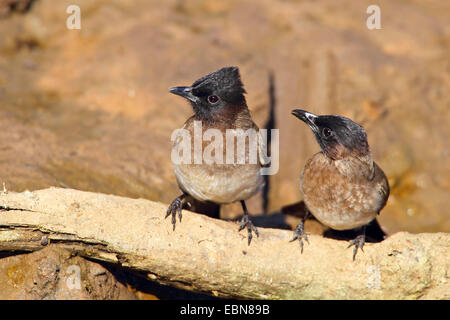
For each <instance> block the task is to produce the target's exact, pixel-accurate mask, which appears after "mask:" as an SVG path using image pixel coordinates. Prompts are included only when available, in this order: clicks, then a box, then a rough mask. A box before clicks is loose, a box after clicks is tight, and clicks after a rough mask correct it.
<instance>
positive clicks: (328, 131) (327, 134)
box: [322, 128, 333, 138]
mask: <svg viewBox="0 0 450 320" xmlns="http://www.w3.org/2000/svg"><path fill="white" fill-rule="evenodd" d="M332 134H333V132H332V131H331V130H330V129H328V128H323V130H322V135H323V136H324V137H325V138H329V137H330V136H331V135H332Z"/></svg>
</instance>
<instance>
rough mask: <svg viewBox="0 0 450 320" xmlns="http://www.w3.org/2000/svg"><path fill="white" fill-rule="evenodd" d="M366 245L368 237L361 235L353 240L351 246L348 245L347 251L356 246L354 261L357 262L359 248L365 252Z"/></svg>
mask: <svg viewBox="0 0 450 320" xmlns="http://www.w3.org/2000/svg"><path fill="white" fill-rule="evenodd" d="M364 243H366V236H365V235H364V234H360V235H359V236H357V237H356V238H355V239H353V240H352V241H351V242H350V244H349V245H348V247H347V249H348V248H350V247H351V246H355V248H354V249H353V261H355V257H356V253H357V252H358V248H360V249H361V251H362V252H364V250H363V247H364Z"/></svg>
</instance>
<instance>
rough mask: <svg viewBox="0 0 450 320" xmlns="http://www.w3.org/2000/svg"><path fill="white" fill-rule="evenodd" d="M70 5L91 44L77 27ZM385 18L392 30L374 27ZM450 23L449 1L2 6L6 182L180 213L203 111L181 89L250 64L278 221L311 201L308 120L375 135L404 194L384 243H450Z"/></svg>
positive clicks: (0, 106)
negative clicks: (328, 118)
mask: <svg viewBox="0 0 450 320" xmlns="http://www.w3.org/2000/svg"><path fill="white" fill-rule="evenodd" d="M71 4H76V5H78V6H79V7H80V8H81V29H80V30H69V29H67V27H66V19H67V18H68V17H69V14H68V13H66V8H67V7H68V6H69V5H71ZM371 4H377V5H379V6H380V8H381V26H382V29H381V30H369V29H368V28H367V27H366V20H367V18H368V17H369V14H367V13H366V9H367V7H368V6H369V5H371ZM448 21H450V3H449V2H448V1H443V0H440V1H438V0H429V1H425V0H422V1H419V0H411V1H387V0H386V1H375V2H374V1H365V0H364V1H351V0H343V1H339V2H336V1H333V0H323V1H301V0H278V1H273V0H248V1H237V0H227V1H206V0H192V1H182V0H167V1H164V2H161V1H155V0H148V1H123V0H122V1H120V0H108V1H106V0H96V1H93V0H68V1H66V0H58V1H52V0H35V1H30V0H0V127H1V128H2V131H1V135H0V183H1V182H4V183H5V185H6V188H7V189H8V190H14V191H23V190H26V189H28V190H36V189H41V188H45V187H48V186H58V187H61V186H62V187H68V188H75V189H80V190H87V191H95V192H102V193H108V194H116V195H121V196H127V197H133V198H138V197H142V198H146V199H150V200H156V201H160V202H164V203H169V202H170V201H171V200H173V198H174V197H176V196H177V195H178V194H179V191H178V188H177V185H176V181H175V177H174V174H173V170H172V165H171V161H170V150H171V145H172V143H171V141H170V136H171V133H172V131H173V130H174V129H176V128H179V127H181V126H182V124H183V122H184V120H185V119H186V118H187V117H188V116H190V115H191V114H192V110H191V107H190V106H189V105H188V104H187V103H186V102H185V101H184V100H183V99H181V98H179V97H175V96H173V95H170V94H169V93H168V88H170V87H172V86H175V85H189V84H191V83H192V82H193V81H194V80H195V79H197V78H198V77H200V76H202V75H204V74H206V73H209V72H211V71H214V70H216V69H219V68H220V67H222V66H226V65H236V66H239V67H240V70H241V75H242V78H243V81H244V84H245V87H246V89H247V92H248V95H247V102H248V105H249V107H250V109H251V111H252V114H253V117H254V120H255V122H256V123H257V124H258V125H259V126H260V127H264V126H265V124H266V123H267V122H268V121H269V120H270V106H271V105H272V106H274V110H273V111H274V117H273V119H272V120H275V128H279V129H280V170H279V172H278V174H276V175H274V176H270V177H269V179H270V189H269V191H268V195H267V200H268V212H269V213H268V214H271V213H272V214H274V215H276V214H278V215H280V214H279V212H280V210H281V208H283V207H286V206H290V205H292V204H295V203H298V202H299V201H300V200H301V196H300V191H299V188H298V178H299V175H300V172H301V170H302V168H303V166H304V164H305V162H306V160H307V159H308V158H309V157H311V156H312V155H313V154H314V153H315V152H317V151H319V147H318V145H317V144H316V142H315V140H314V138H313V136H312V134H311V132H310V130H309V129H308V128H307V127H306V126H305V125H303V124H302V123H300V122H299V121H298V119H296V118H294V117H293V116H291V115H290V111H291V110H292V109H293V108H296V107H301V108H304V109H307V110H310V111H312V112H315V113H318V114H341V115H344V116H347V117H350V118H352V119H354V120H355V121H357V122H359V123H360V124H362V125H363V126H364V127H365V129H366V131H367V132H368V136H369V144H370V145H371V149H372V153H373V156H374V158H375V160H376V162H377V163H378V164H379V165H380V166H381V167H382V168H383V170H384V171H385V173H386V175H387V176H388V178H389V182H390V185H391V196H390V198H389V201H388V204H387V206H386V208H385V209H384V210H383V211H382V213H381V215H380V217H379V223H380V225H381V226H382V228H383V230H384V231H385V232H386V233H388V234H392V233H395V232H397V231H400V230H402V231H409V232H413V233H418V232H438V231H443V232H450V212H449V210H448V205H449V202H448V196H449V190H450V161H449V155H450V147H449V142H448V141H449V138H450V113H449V110H450V95H449V88H450V50H449V49H450V24H449V23H448ZM270 74H272V76H273V81H272V85H273V95H271V94H270V80H269V79H270ZM272 100H274V103H271V101H272ZM261 203H262V199H261V196H257V197H255V198H254V199H252V201H251V202H250V203H249V210H250V212H251V213H252V214H254V215H258V214H262V204H261ZM222 214H223V216H224V217H228V218H235V217H236V216H237V215H240V214H241V211H240V206H239V204H236V205H230V206H226V207H224V208H223V211H222ZM287 220H289V219H287ZM255 221H256V224H258V223H257V220H255ZM287 223H288V224H290V223H291V224H295V221H294V222H292V221H291V222H290V223H289V221H288V222H287ZM307 228H308V226H307ZM114 294H116V295H118V294H119V293H114Z"/></svg>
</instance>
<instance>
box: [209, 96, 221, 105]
mask: <svg viewBox="0 0 450 320" xmlns="http://www.w3.org/2000/svg"><path fill="white" fill-rule="evenodd" d="M217 101H219V97H218V96H215V95H212V96H208V102H209V103H211V104H215V103H217Z"/></svg>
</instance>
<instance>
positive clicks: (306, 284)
mask: <svg viewBox="0 0 450 320" xmlns="http://www.w3.org/2000/svg"><path fill="white" fill-rule="evenodd" d="M0 208H1V211H0V250H1V251H4V250H7V251H11V250H26V251H33V250H39V249H41V248H43V247H44V246H45V245H47V244H48V243H49V242H52V243H58V244H59V245H60V246H63V247H65V248H68V249H70V250H73V251H75V252H77V253H78V254H79V255H81V256H85V257H89V258H91V259H95V260H101V261H107V262H111V263H117V264H121V265H123V266H125V267H129V268H132V269H134V270H139V271H142V272H145V273H146V274H147V276H148V278H149V279H152V280H154V281H157V282H160V283H164V284H170V285H173V286H176V287H181V288H187V289H190V290H195V291H200V292H207V293H211V294H214V295H218V296H225V297H238V298H263V299H264V298H269V299H316V298H360V299H366V298H371V299H380V298H390V299H411V298H447V299H448V298H450V282H449V275H450V272H449V256H450V254H449V253H450V247H449V243H450V241H449V240H450V236H449V234H445V233H436V234H417V235H413V234H408V233H398V234H395V235H393V236H391V237H389V238H388V239H386V240H385V241H383V242H382V243H377V244H370V243H368V244H366V246H365V247H364V253H362V252H361V253H359V254H358V256H357V258H356V261H355V262H353V261H352V259H351V256H352V251H351V249H348V250H346V247H347V245H348V242H346V241H337V240H332V239H326V238H323V237H320V236H315V235H311V236H310V237H309V238H310V239H309V240H310V241H309V242H310V244H309V245H308V244H305V249H304V252H303V254H301V253H300V250H299V245H298V243H296V242H292V243H290V242H289V240H290V238H291V237H292V233H291V232H289V231H285V230H277V229H264V228H259V231H260V236H259V238H255V239H254V240H253V241H252V243H251V245H250V246H247V235H246V233H245V232H244V231H243V232H241V233H238V232H237V228H238V225H237V224H235V223H232V222H227V221H221V220H216V219H211V218H208V217H206V216H203V215H199V214H195V213H192V212H188V211H184V214H183V221H182V222H181V223H179V222H178V221H177V226H176V230H175V231H172V224H171V223H170V220H169V219H167V220H165V219H164V214H165V210H166V205H164V204H161V203H156V202H152V201H148V200H143V199H128V198H122V197H117V196H111V195H104V194H96V193H90V192H82V191H77V190H70V189H57V188H50V189H45V190H39V191H36V192H24V193H13V192H10V193H7V194H2V195H0Z"/></svg>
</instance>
